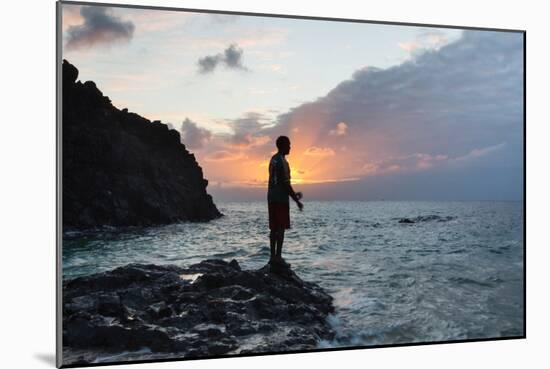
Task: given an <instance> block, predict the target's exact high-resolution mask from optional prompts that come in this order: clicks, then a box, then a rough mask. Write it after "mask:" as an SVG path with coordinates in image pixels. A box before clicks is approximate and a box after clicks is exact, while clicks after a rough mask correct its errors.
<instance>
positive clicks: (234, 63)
mask: <svg viewBox="0 0 550 369" xmlns="http://www.w3.org/2000/svg"><path fill="white" fill-rule="evenodd" d="M243 53H244V51H243V49H241V48H239V47H238V45H237V44H232V45H230V46H229V47H228V48H227V49H225V50H224V52H223V53H219V54H216V55H207V56H205V57H203V58H200V59H199V60H198V62H197V64H198V66H199V73H201V74H206V73H211V72H213V71H214V70H215V69H216V67H217V66H218V65H224V66H225V67H226V68H228V69H237V70H248V68H246V67H245V66H244V65H243Z"/></svg>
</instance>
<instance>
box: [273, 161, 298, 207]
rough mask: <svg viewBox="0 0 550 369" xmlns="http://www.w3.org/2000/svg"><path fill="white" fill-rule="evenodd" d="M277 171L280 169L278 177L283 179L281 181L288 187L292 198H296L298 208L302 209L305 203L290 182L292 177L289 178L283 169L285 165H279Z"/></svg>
mask: <svg viewBox="0 0 550 369" xmlns="http://www.w3.org/2000/svg"><path fill="white" fill-rule="evenodd" d="M281 164H282V163H281ZM277 171H278V173H277V176H278V178H281V179H283V180H282V181H281V182H282V184H283V186H284V188H285V189H286V192H287V193H288V195H289V196H290V197H291V198H292V200H294V201H295V202H296V205H298V208H299V209H300V210H302V208H303V207H304V205H303V204H302V202H301V201H300V198H299V197H298V195H296V192H294V189H293V188H292V185H291V184H290V178H287V176H286V174H285V171H284V169H283V166H282V165H280V166H278V167H277Z"/></svg>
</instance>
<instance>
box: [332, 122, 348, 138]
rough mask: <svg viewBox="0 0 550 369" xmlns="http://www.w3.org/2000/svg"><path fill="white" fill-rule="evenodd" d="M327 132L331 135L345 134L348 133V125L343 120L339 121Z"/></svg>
mask: <svg viewBox="0 0 550 369" xmlns="http://www.w3.org/2000/svg"><path fill="white" fill-rule="evenodd" d="M328 134H329V135H331V136H345V135H347V134H348V125H347V124H346V123H345V122H340V123H338V124H337V125H336V129H331V130H330V131H329V132H328Z"/></svg>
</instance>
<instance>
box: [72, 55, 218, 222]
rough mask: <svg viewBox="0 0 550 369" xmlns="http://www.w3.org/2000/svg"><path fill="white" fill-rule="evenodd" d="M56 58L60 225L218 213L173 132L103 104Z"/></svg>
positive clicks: (99, 95) (105, 99) (204, 217)
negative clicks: (60, 92) (59, 106)
mask: <svg viewBox="0 0 550 369" xmlns="http://www.w3.org/2000/svg"><path fill="white" fill-rule="evenodd" d="M78 74H79V73H78V69H77V68H76V67H75V66H74V65H72V64H70V63H69V62H68V61H66V60H64V61H63V99H62V106H63V109H62V116H63V119H62V124H61V127H62V136H63V139H62V148H61V151H62V153H63V227H64V229H65V230H69V229H84V228H95V227H100V226H105V225H109V226H149V225H157V224H167V223H172V222H177V221H208V220H211V219H215V218H217V217H220V216H221V213H220V212H219V211H218V209H217V208H216V206H215V205H214V202H213V201H212V197H211V196H210V195H209V194H208V193H207V192H206V187H207V185H208V181H207V180H206V179H205V178H204V176H203V172H202V168H201V167H200V166H199V164H198V163H197V161H196V159H195V156H194V155H193V154H191V153H190V152H189V151H187V149H186V148H185V145H184V144H183V143H182V142H181V137H180V134H179V132H178V131H176V130H173V129H169V127H168V126H167V125H166V124H163V123H161V122H160V121H152V122H151V121H150V120H148V119H146V118H144V117H141V116H139V115H138V114H135V113H132V112H129V111H128V109H122V110H119V109H118V108H116V107H115V106H113V105H112V104H111V100H110V99H109V98H108V97H107V96H104V95H103V93H102V92H101V91H100V90H99V89H98V88H97V86H96V84H95V83H94V82H92V81H86V82H84V83H82V82H81V81H78V80H77V79H78Z"/></svg>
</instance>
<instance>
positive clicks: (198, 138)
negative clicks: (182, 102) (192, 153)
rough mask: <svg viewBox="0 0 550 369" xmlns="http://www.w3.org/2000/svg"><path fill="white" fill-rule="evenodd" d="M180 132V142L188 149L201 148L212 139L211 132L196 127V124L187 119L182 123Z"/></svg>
mask: <svg viewBox="0 0 550 369" xmlns="http://www.w3.org/2000/svg"><path fill="white" fill-rule="evenodd" d="M180 132H181V142H182V143H183V144H184V145H185V146H187V147H188V148H190V149H200V148H202V147H203V146H204V145H205V144H207V143H208V142H209V141H210V139H211V137H212V132H210V131H209V130H207V129H206V128H201V127H198V126H197V123H195V122H193V121H192V120H190V119H189V118H186V119H185V120H184V121H183V122H182V124H181V127H180Z"/></svg>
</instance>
